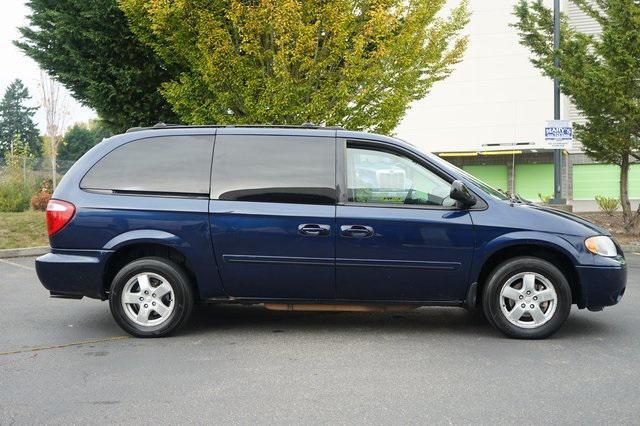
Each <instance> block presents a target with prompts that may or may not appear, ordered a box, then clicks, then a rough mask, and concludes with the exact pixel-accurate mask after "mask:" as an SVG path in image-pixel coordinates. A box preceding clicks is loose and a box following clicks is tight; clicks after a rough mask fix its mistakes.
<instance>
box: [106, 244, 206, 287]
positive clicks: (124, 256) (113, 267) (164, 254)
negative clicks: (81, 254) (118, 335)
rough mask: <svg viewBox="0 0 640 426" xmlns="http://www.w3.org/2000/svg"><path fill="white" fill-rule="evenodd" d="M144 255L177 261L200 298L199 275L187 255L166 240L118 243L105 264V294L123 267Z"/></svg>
mask: <svg viewBox="0 0 640 426" xmlns="http://www.w3.org/2000/svg"><path fill="white" fill-rule="evenodd" d="M144 257H161V258H165V259H168V260H171V261H173V262H175V263H177V264H178V265H179V266H180V267H181V268H183V269H184V271H185V273H186V274H187V276H188V277H189V281H190V283H191V285H192V287H193V291H194V293H195V295H196V298H199V295H200V294H199V291H198V290H199V288H198V279H197V275H196V274H195V272H194V269H193V267H192V265H191V264H190V262H189V260H188V259H187V256H186V255H185V254H184V253H183V252H182V251H180V250H179V249H178V248H176V247H175V246H172V245H169V244H167V243H166V241H165V240H160V241H158V240H155V241H154V240H152V241H148V240H132V241H128V242H127V243H121V244H118V245H117V248H116V249H115V251H114V252H113V253H112V254H111V255H110V256H109V258H108V259H107V262H106V264H105V268H104V273H103V286H104V294H105V295H108V292H109V289H110V287H111V282H112V281H113V278H114V277H115V276H116V274H117V273H118V271H119V270H120V269H122V267H124V266H125V265H126V264H128V263H130V262H133V261H134V260H137V259H141V258H144Z"/></svg>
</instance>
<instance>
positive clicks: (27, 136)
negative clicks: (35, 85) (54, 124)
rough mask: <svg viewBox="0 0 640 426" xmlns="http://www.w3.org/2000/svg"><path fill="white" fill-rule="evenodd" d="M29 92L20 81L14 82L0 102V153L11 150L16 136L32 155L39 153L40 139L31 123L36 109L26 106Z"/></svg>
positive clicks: (29, 97)
mask: <svg viewBox="0 0 640 426" xmlns="http://www.w3.org/2000/svg"><path fill="white" fill-rule="evenodd" d="M30 99H31V96H30V95H29V90H28V89H27V88H26V87H25V86H24V84H23V83H22V81H21V80H19V79H16V80H14V81H13V82H12V83H11V84H10V85H9V87H8V88H7V90H6V91H5V93H4V97H3V98H2V102H0V153H2V152H4V151H7V150H8V151H11V150H12V141H13V140H14V139H15V137H16V135H18V138H19V139H20V140H21V141H23V142H25V143H26V144H27V145H28V147H29V150H30V151H31V152H32V153H35V154H37V153H39V152H40V137H39V132H38V129H37V128H36V125H35V123H34V122H33V115H34V114H35V113H36V111H37V109H38V108H35V107H29V106H26V105H25V103H26V101H28V100H30Z"/></svg>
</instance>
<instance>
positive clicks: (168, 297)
mask: <svg viewBox="0 0 640 426" xmlns="http://www.w3.org/2000/svg"><path fill="white" fill-rule="evenodd" d="M145 277H146V278H145ZM145 291H146V292H147V293H145ZM140 299H142V300H140ZM193 302H194V295H193V290H192V288H191V284H190V281H189V278H188V277H187V275H186V274H185V272H184V270H183V269H182V268H181V267H180V266H178V265H177V264H176V263H175V262H172V261H171V260H169V259H165V258H162V257H145V258H142V259H138V260H135V261H133V262H131V263H129V264H127V265H126V266H124V267H123V268H122V269H121V270H120V271H119V272H118V273H117V274H116V276H115V278H114V279H113V281H112V284H111V292H110V294H109V307H110V308H111V314H112V315H113V318H114V319H115V320H116V322H117V323H118V325H119V326H120V327H121V328H122V329H123V330H124V331H126V332H127V333H129V334H131V335H133V336H136V337H163V336H167V335H169V334H170V333H171V332H173V331H175V330H176V329H177V328H179V327H180V326H181V325H182V324H184V323H185V322H186V321H187V319H188V318H189V316H190V315H191V311H192V310H193ZM141 309H142V312H141V311H140V310H141Z"/></svg>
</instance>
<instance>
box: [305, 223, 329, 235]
mask: <svg viewBox="0 0 640 426" xmlns="http://www.w3.org/2000/svg"><path fill="white" fill-rule="evenodd" d="M330 232H331V226H329V225H318V224H316V223H303V224H302V225H299V226H298V234H300V235H304V236H305V237H324V236H327V235H329V233H330Z"/></svg>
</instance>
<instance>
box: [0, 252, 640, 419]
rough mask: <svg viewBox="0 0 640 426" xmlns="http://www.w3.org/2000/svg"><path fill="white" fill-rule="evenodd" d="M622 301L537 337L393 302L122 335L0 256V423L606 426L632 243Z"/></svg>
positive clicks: (634, 262) (628, 305) (627, 317)
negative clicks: (367, 308)
mask: <svg viewBox="0 0 640 426" xmlns="http://www.w3.org/2000/svg"><path fill="white" fill-rule="evenodd" d="M628 262H629V266H630V276H629V285H628V288H627V293H626V295H625V297H624V299H623V301H622V302H621V304H620V305H618V306H616V307H613V308H609V309H605V310H604V311H603V312H596V313H593V312H588V311H585V310H580V311H579V310H577V309H574V310H573V311H572V312H571V315H570V317H569V320H568V321H567V323H566V324H565V326H564V328H563V329H562V330H561V331H560V332H559V333H558V334H557V335H555V336H554V337H553V338H550V339H547V340H544V341H517V340H510V339H507V338H504V337H502V336H501V335H500V334H498V333H497V332H495V331H494V330H492V329H491V328H490V326H489V325H488V324H487V323H485V322H484V321H483V320H479V319H478V317H476V316H472V315H470V314H469V313H467V312H466V311H464V310H462V309H443V308H425V309H420V310H418V311H415V312H412V313H408V314H407V313H403V314H400V315H399V314H351V313H298V312H296V313H289V312H269V311H266V310H263V309H262V308H261V307H235V306H234V307H200V308H198V309H197V311H196V312H195V314H194V316H193V318H192V320H191V322H190V323H189V324H188V325H187V327H185V328H184V329H182V331H181V332H180V333H179V334H177V335H176V336H174V337H169V338H164V339H153V340H151V339H145V340H142V339H135V338H129V337H127V336H126V335H125V334H124V333H123V332H122V331H121V330H120V329H119V328H118V327H117V326H116V324H115V322H114V321H113V320H112V318H111V314H110V312H109V307H108V304H107V303H106V302H104V303H103V302H99V301H94V300H88V299H83V300H80V301H78V300H55V299H50V298H49V297H48V293H47V292H46V291H45V290H44V288H42V287H41V286H40V284H39V283H38V281H37V278H36V275H35V271H34V270H33V258H15V259H3V260H0V301H2V308H1V309H0V424H14V423H16V424H35V423H47V424H49V423H54V424H70V423H85V422H91V423H142V424H150V423H173V424H176V423H185V422H194V423H214V422H215V423H240V424H249V423H260V424H265V423H268V424H275V423H277V424H281V423H295V424H299V423H306V424H309V423H312V424H317V423H338V424H353V423H357V424H362V423H374V424H388V423H393V424H398V423H402V424H406V423H411V424H415V423H425V422H430V423H438V424H440V423H456V424H458V423H483V424H489V423H493V424H495V423H499V424H504V423H520V424H534V423H570V424H577V423H580V424H584V423H588V424H591V423H601V422H606V423H609V424H638V422H639V419H640V386H639V385H638V383H640V367H639V366H640V310H639V309H638V307H640V296H639V295H638V286H639V282H640V256H636V255H629V256H628Z"/></svg>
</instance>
